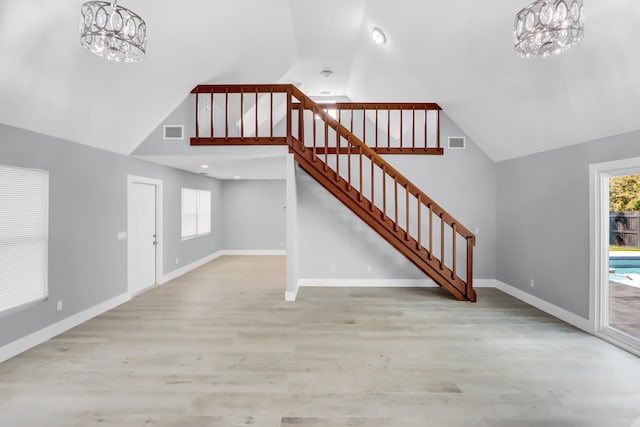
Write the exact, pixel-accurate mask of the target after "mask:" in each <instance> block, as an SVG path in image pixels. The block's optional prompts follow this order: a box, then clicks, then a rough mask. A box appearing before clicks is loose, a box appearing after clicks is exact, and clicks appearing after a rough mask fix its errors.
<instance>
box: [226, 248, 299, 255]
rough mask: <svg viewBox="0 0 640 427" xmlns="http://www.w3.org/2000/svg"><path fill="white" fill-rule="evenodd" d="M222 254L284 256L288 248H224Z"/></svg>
mask: <svg viewBox="0 0 640 427" xmlns="http://www.w3.org/2000/svg"><path fill="white" fill-rule="evenodd" d="M219 253H220V255H232V256H243V255H249V256H283V255H286V254H287V251H286V250H262V249H256V250H253V249H249V250H245V249H224V250H222V251H220V252H219Z"/></svg>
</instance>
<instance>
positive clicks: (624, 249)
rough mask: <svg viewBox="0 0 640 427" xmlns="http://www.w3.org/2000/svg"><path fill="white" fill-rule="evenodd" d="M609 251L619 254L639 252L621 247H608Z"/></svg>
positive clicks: (639, 249)
mask: <svg viewBox="0 0 640 427" xmlns="http://www.w3.org/2000/svg"><path fill="white" fill-rule="evenodd" d="M609 250H610V251H621V252H640V248H627V247H623V246H609Z"/></svg>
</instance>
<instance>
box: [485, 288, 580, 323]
mask: <svg viewBox="0 0 640 427" xmlns="http://www.w3.org/2000/svg"><path fill="white" fill-rule="evenodd" d="M495 287H496V288H497V289H499V290H501V291H502V292H504V293H505V294H508V295H511V296H512V297H514V298H517V299H519V300H520V301H523V302H526V303H527V304H529V305H531V306H533V307H535V308H537V309H539V310H542V311H544V312H545V313H547V314H550V315H552V316H553V317H556V318H558V319H560V320H562V321H564V322H567V323H568V324H570V325H573V326H575V327H576V328H579V329H582V330H583V331H585V332H588V333H593V331H592V328H591V325H590V323H589V320H588V319H585V318H583V317H580V316H578V315H576V314H574V313H571V312H570V311H567V310H565V309H564V308H560V307H558V306H557V305H553V304H551V303H549V302H547V301H545V300H543V299H540V298H538V297H535V296H533V295H531V294H529V293H527V292H524V291H522V290H520V289H518V288H514V287H513V286H511V285H507V284H506V283H504V282H501V281H499V280H496V281H495Z"/></svg>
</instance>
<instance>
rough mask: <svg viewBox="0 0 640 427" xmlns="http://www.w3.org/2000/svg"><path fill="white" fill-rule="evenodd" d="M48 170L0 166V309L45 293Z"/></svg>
mask: <svg viewBox="0 0 640 427" xmlns="http://www.w3.org/2000/svg"><path fill="white" fill-rule="evenodd" d="M48 240H49V173H48V172H47V171H42V170H34V169H21V168H15V167H10V166H0V312H3V311H7V310H11V309H15V308H17V307H20V306H22V305H24V304H28V303H31V302H34V301H38V300H42V299H45V298H46V297H47V293H48V285H47V279H48V262H47V260H48Z"/></svg>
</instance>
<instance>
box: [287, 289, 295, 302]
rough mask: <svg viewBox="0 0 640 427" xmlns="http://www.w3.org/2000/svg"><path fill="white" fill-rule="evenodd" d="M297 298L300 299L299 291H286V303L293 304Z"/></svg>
mask: <svg viewBox="0 0 640 427" xmlns="http://www.w3.org/2000/svg"><path fill="white" fill-rule="evenodd" d="M297 297H298V289H296V290H295V291H285V293H284V300H285V301H286V302H293V301H295V300H296V298H297Z"/></svg>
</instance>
